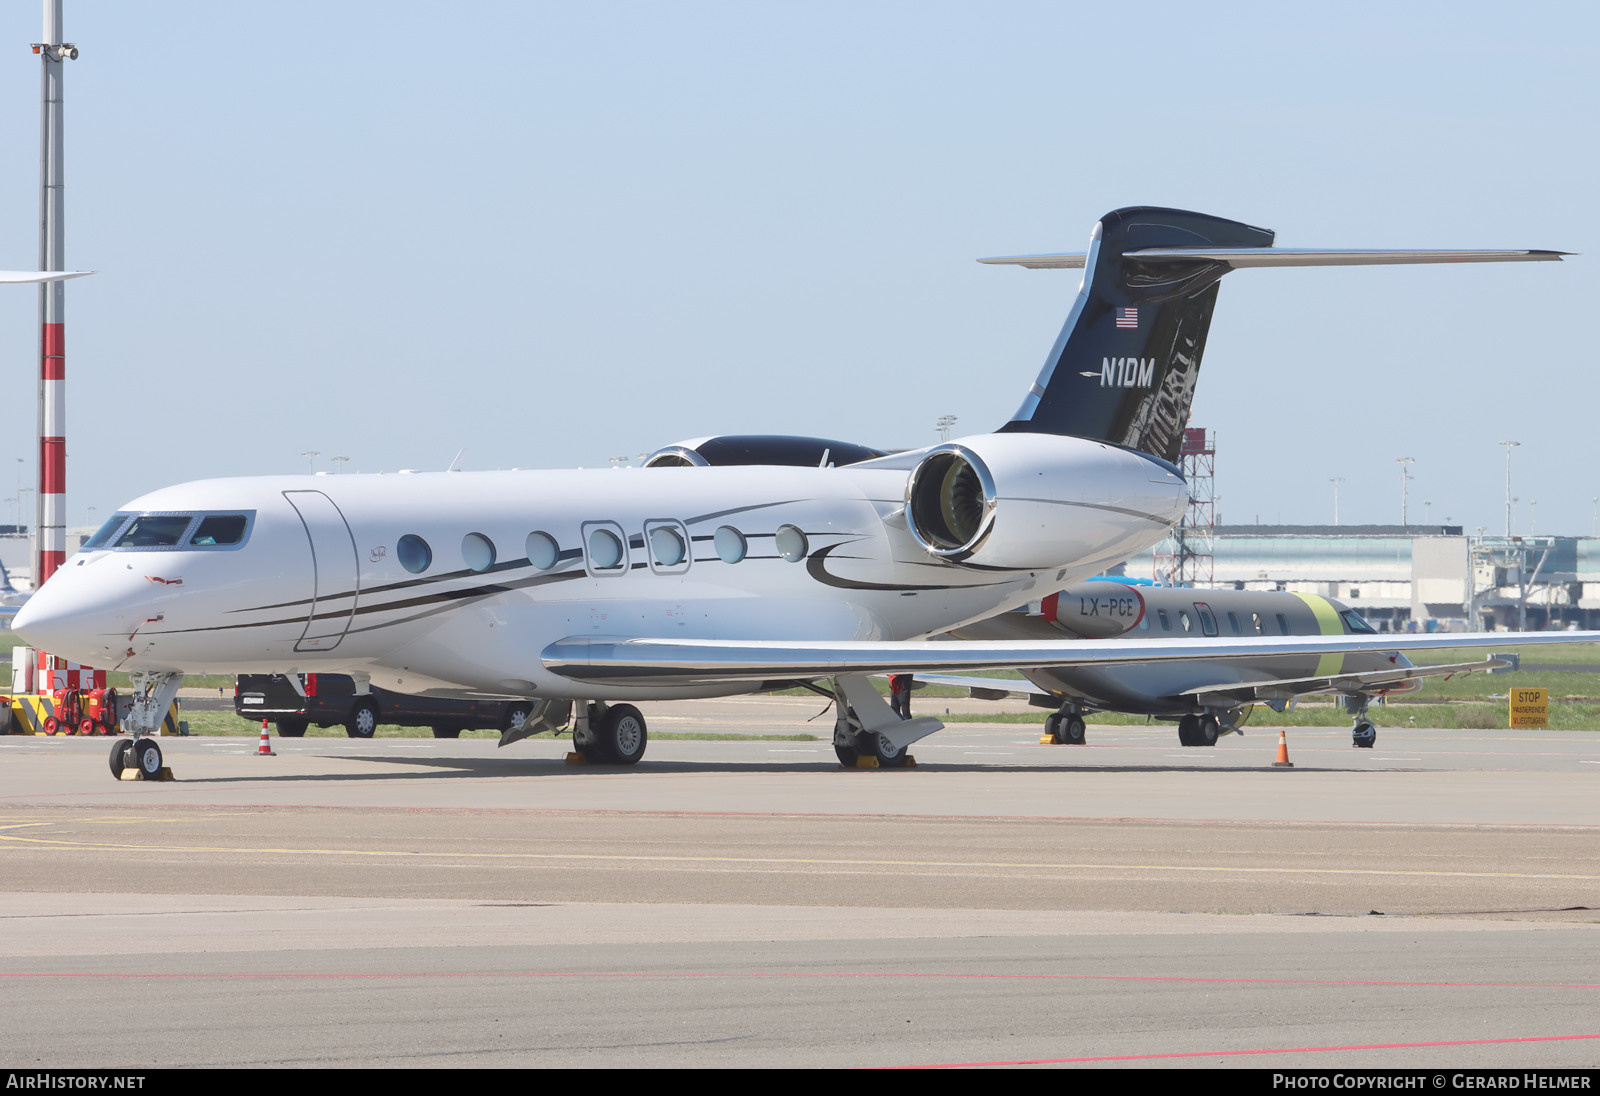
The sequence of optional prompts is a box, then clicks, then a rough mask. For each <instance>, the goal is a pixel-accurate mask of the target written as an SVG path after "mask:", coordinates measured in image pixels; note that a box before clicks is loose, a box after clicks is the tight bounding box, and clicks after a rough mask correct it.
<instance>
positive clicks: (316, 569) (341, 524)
mask: <svg viewBox="0 0 1600 1096" xmlns="http://www.w3.org/2000/svg"><path fill="white" fill-rule="evenodd" d="M283 497H284V498H286V499H288V500H289V505H291V506H293V507H294V508H295V511H296V512H297V513H298V514H299V515H300V521H301V522H302V523H303V524H304V525H305V529H306V536H307V537H308V538H310V541H311V560H312V570H313V575H314V578H313V583H312V593H311V611H310V612H309V613H307V614H306V630H305V632H304V633H303V634H302V635H301V636H300V640H299V642H298V643H296V644H295V645H294V649H295V650H297V651H331V650H333V648H335V647H337V646H338V645H339V641H340V640H341V639H343V638H344V634H345V632H346V631H347V630H348V629H349V627H350V619H351V618H352V617H353V616H355V611H356V602H357V600H358V599H359V597H360V593H361V582H360V578H359V577H358V575H357V572H356V566H357V564H356V538H355V536H354V535H353V534H352V533H351V532H350V524H349V522H347V521H345V520H344V514H343V513H341V512H340V510H339V507H337V506H336V505H334V502H333V500H332V499H330V498H329V497H328V496H327V495H325V494H323V493H322V492H321V491H285V492H284V493H283Z"/></svg>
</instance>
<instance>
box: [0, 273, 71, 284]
mask: <svg viewBox="0 0 1600 1096" xmlns="http://www.w3.org/2000/svg"><path fill="white" fill-rule="evenodd" d="M93 273H94V271H92V270H0V283H4V284H7V285H27V284H30V283H35V282H64V281H66V280H67V279H69V278H83V277H86V276H88V275H90V274H93Z"/></svg>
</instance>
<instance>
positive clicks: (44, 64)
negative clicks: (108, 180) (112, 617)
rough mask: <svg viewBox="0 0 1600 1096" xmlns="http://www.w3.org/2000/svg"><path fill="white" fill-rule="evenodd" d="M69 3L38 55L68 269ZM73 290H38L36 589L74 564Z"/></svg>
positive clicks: (54, 218) (42, 252) (43, 132)
mask: <svg viewBox="0 0 1600 1096" xmlns="http://www.w3.org/2000/svg"><path fill="white" fill-rule="evenodd" d="M61 4H62V0H44V41H42V42H36V43H34V46H33V52H35V53H37V54H38V55H39V61H40V80H39V98H40V103H39V112H40V113H39V269H40V270H42V271H50V270H63V269H65V264H66V217H65V203H64V193H63V190H64V186H65V178H64V173H63V162H64V157H63V155H62V135H61V101H62V75H63V68H64V66H65V64H66V62H67V61H70V60H76V59H77V56H78V50H77V47H75V46H73V45H72V43H70V42H64V41H62V20H61ZM66 306H67V290H66V286H65V285H64V284H63V283H62V282H60V281H51V282H44V283H42V284H41V285H40V286H39V493H38V513H37V520H36V522H35V524H34V529H35V530H37V540H36V548H35V552H34V566H33V588H34V589H35V590H37V589H38V588H39V587H40V586H42V585H44V583H45V580H46V579H48V578H49V577H50V576H51V575H53V574H55V572H56V569H57V568H59V567H60V566H61V565H62V564H63V563H65V562H66V559H67V351H66V346H67V342H66V318H67V307H66Z"/></svg>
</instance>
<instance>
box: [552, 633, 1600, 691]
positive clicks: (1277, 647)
mask: <svg viewBox="0 0 1600 1096" xmlns="http://www.w3.org/2000/svg"><path fill="white" fill-rule="evenodd" d="M1595 642H1600V632H1515V633H1507V632H1489V633H1471V634H1448V635H1418V636H1410V635H1407V636H1379V635H1359V636H1351V635H1344V636H1251V637H1248V638H1243V637H1241V638H1238V639H1233V638H1227V639H1222V638H1219V639H1214V640H1211V641H1210V642H1208V643H1200V644H1197V643H1194V642H1193V641H1190V640H1181V639H1146V640H1128V639H1071V640H1060V641H1057V642H1043V643H1041V642H1031V643H1016V642H1011V641H1008V640H952V641H941V642H929V641H927V640H918V641H912V642H904V643H889V642H883V643H874V642H859V641H856V642H838V643H834V642H826V641H812V642H787V641H781V640H775V641H766V640H732V639H729V640H715V639H645V638H640V639H630V638H626V637H618V636H593V637H590V636H573V637H571V638H568V639H562V640H557V641H556V642H555V643H552V644H550V646H548V647H546V648H545V649H544V653H543V655H542V656H541V657H542V659H543V662H544V665H545V666H546V667H547V668H548V669H550V670H551V671H552V672H554V673H558V674H561V675H562V676H563V677H568V678H571V679H573V680H574V681H592V682H605V683H607V684H639V685H643V684H650V685H696V684H712V683H716V682H736V681H759V680H763V679H780V678H781V679H793V678H800V679H811V678H820V677H834V676H836V675H839V674H881V673H922V672H925V671H933V672H938V671H953V672H957V673H963V672H971V671H974V670H1020V669H1027V668H1029V667H1034V666H1039V667H1045V666H1093V665H1105V664H1109V663H1123V662H1170V661H1175V660H1183V659H1195V660H1202V659H1227V658H1243V657H1250V656H1259V655H1319V654H1349V653H1351V652H1359V651H1367V652H1382V653H1388V652H1404V651H1440V650H1481V649H1484V648H1497V649H1501V650H1504V649H1506V648H1510V647H1527V646H1535V645H1545V644H1564V643H1595Z"/></svg>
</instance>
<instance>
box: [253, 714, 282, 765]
mask: <svg viewBox="0 0 1600 1096" xmlns="http://www.w3.org/2000/svg"><path fill="white" fill-rule="evenodd" d="M256 756H257V757H277V756H278V755H277V754H275V753H273V752H272V740H271V739H269V738H268V737H267V721H266V720H265V719H263V720H262V721H261V745H259V746H257V747H256Z"/></svg>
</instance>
